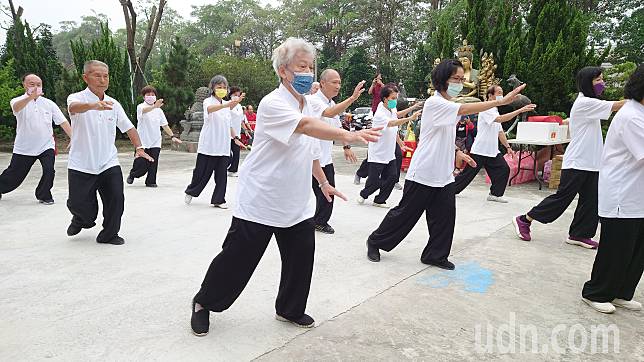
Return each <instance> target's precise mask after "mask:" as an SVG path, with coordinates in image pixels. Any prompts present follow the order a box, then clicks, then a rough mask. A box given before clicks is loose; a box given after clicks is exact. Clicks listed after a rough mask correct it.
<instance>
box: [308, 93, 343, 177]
mask: <svg viewBox="0 0 644 362" xmlns="http://www.w3.org/2000/svg"><path fill="white" fill-rule="evenodd" d="M306 98H307V102H309V103H310V104H311V107H312V108H313V112H315V116H316V117H320V118H321V119H322V120H323V121H324V122H326V123H328V124H329V125H330V126H331V127H342V123H341V122H340V117H339V116H335V117H333V118H328V117H322V113H324V111H325V110H326V109H327V108H330V107H333V106H335V102H334V101H333V99H328V98H327V97H326V96H325V95H324V93H322V91H318V92H315V94H312V95H308V96H306ZM319 142H320V166H322V167H324V166H326V165H330V164H332V163H333V157H332V154H333V141H327V140H319Z"/></svg>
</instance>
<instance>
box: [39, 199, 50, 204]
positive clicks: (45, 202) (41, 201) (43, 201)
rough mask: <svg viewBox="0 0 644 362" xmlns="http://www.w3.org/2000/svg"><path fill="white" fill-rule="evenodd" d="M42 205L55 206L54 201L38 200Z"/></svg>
mask: <svg viewBox="0 0 644 362" xmlns="http://www.w3.org/2000/svg"><path fill="white" fill-rule="evenodd" d="M38 202H40V203H41V204H44V205H53V204H54V199H49V200H38Z"/></svg>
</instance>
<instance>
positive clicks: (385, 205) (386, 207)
mask: <svg viewBox="0 0 644 362" xmlns="http://www.w3.org/2000/svg"><path fill="white" fill-rule="evenodd" d="M373 206H375V207H382V208H383V209H388V208H389V205H387V204H386V203H384V202H383V203H382V204H379V203H377V202H374V203H373Z"/></svg>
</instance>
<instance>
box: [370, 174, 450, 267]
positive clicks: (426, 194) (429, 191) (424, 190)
mask: <svg viewBox="0 0 644 362" xmlns="http://www.w3.org/2000/svg"><path fill="white" fill-rule="evenodd" d="M423 212H425V217H426V218H427V228H428V231H429V239H428V240H427V246H425V249H424V250H423V253H422V255H421V257H420V260H421V261H422V262H423V263H431V262H440V261H444V260H447V257H448V256H449V253H450V250H451V249H452V240H453V238H454V221H455V219H456V200H455V194H454V183H451V184H449V185H445V186H443V187H429V186H425V185H423V184H420V183H417V182H414V181H409V180H406V181H405V188H404V189H403V196H402V199H401V200H400V203H399V204H398V206H396V207H394V208H393V209H391V210H389V212H388V213H387V215H386V216H385V218H384V219H383V220H382V222H381V223H380V226H378V229H376V231H374V232H373V233H371V235H369V239H367V243H368V244H369V246H372V247H375V248H378V249H381V250H385V251H391V250H393V249H394V248H395V247H396V246H397V245H398V244H400V242H401V241H403V239H404V238H405V237H406V236H407V235H408V234H409V232H410V231H411V230H412V229H413V228H414V226H416V223H417V222H418V219H420V217H421V215H422V214H423Z"/></svg>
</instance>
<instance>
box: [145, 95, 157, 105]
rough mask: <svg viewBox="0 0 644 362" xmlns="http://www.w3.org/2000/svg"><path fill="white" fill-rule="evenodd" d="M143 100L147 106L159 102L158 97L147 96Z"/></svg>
mask: <svg viewBox="0 0 644 362" xmlns="http://www.w3.org/2000/svg"><path fill="white" fill-rule="evenodd" d="M143 99H144V100H145V103H147V104H154V102H156V101H157V96H145V97H143Z"/></svg>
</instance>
